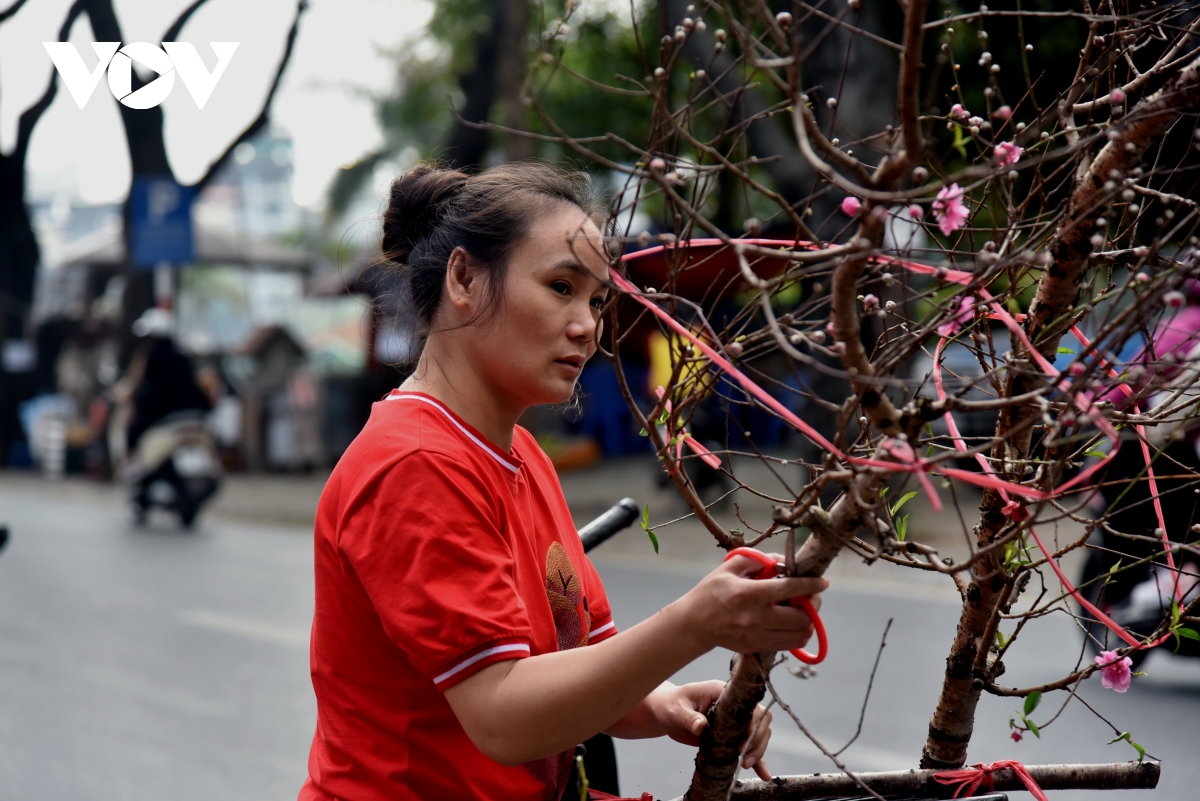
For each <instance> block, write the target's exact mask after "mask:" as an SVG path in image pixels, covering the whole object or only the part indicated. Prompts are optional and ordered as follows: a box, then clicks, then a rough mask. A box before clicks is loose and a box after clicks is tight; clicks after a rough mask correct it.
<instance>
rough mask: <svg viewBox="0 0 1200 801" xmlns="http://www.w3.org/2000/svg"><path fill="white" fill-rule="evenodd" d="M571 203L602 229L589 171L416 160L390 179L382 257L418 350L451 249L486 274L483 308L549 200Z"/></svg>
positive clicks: (492, 303)
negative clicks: (478, 168) (463, 166)
mask: <svg viewBox="0 0 1200 801" xmlns="http://www.w3.org/2000/svg"><path fill="white" fill-rule="evenodd" d="M557 203H569V204H571V205H573V206H575V207H576V208H578V209H579V210H580V211H582V212H583V213H584V214H586V215H587V216H588V217H589V218H591V219H592V221H593V222H595V223H596V224H597V226H598V227H600V228H601V230H603V229H604V228H605V226H604V224H603V219H602V216H601V212H600V210H599V206H598V203H597V201H596V198H595V196H594V194H593V193H592V191H591V186H590V181H589V179H588V177H587V175H586V174H584V173H579V172H562V171H559V170H557V169H555V168H553V167H549V166H547V165H544V164H538V163H536V162H513V163H509V164H502V165H499V166H496V167H491V168H489V169H486V170H483V171H482V172H479V173H475V174H468V173H466V172H463V171H461V170H454V169H440V168H438V167H436V166H431V165H428V164H419V165H417V166H416V167H413V168H412V169H411V170H409V171H408V172H406V173H404V174H402V175H400V176H398V177H397V178H395V179H394V180H393V181H392V185H391V188H390V190H389V196H388V207H387V211H386V212H384V215H383V242H382V247H381V249H382V255H383V258H384V260H385V261H386V262H388V263H390V266H391V268H392V270H394V271H396V272H398V273H399V275H398V277H399V278H400V281H399V284H400V288H401V292H400V298H399V301H400V304H399V305H400V309H401V317H402V318H407V319H400V320H398V321H397V322H398V323H399V325H400V327H401V328H408V329H409V330H410V331H411V336H410V341H411V342H412V343H413V345H414V348H413V350H412V351H411V352H410V354H409V357H410V360H411V361H413V362H415V361H416V358H417V356H419V355H420V345H421V343H423V341H424V339H425V338H426V337H427V336H428V334H429V329H430V326H431V324H432V323H433V319H434V316H435V315H436V314H437V310H438V306H439V304H440V303H441V299H442V286H443V285H444V283H445V280H446V266H447V263H448V262H449V261H450V254H451V253H453V252H454V249H455V248H458V247H461V248H463V249H464V250H466V251H467V253H469V254H470V255H471V257H472V258H473V259H475V260H477V261H478V262H479V263H480V265H481V266H482V268H483V269H484V271H485V273H486V275H487V279H488V280H487V284H486V292H487V296H486V302H485V309H484V312H485V313H491V312H492V311H493V310H494V309H495V307H496V305H497V302H498V301H499V300H500V299H501V297H502V292H503V285H504V276H505V273H506V271H507V269H508V259H509V256H511V255H512V252H513V250H515V249H516V247H517V245H518V244H519V243H520V242H521V240H522V239H524V238H525V236H526V234H527V233H528V232H529V227H530V224H531V223H532V222H533V221H534V219H535V218H536V217H537V216H538V215H539V214H541V213H542V212H543V211H545V210H546V208H547V207H549V206H550V205H551V204H557Z"/></svg>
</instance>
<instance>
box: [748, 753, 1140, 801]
mask: <svg viewBox="0 0 1200 801" xmlns="http://www.w3.org/2000/svg"><path fill="white" fill-rule="evenodd" d="M1026 768H1027V769H1028V770H1029V774H1030V775H1031V776H1032V777H1033V780H1034V781H1036V782H1037V783H1038V786H1039V787H1041V788H1042V789H1043V790H1150V789H1153V788H1155V787H1157V786H1158V779H1159V776H1160V774H1161V772H1162V766H1161V764H1160V763H1158V762H1152V761H1150V760H1146V761H1144V762H1118V763H1113V764H1107V765H1027V766H1026ZM934 773H936V771H933V770H905V771H896V772H889V773H856V774H855V778H856V779H858V780H859V781H861V782H862V783H863V784H865V785H866V786H868V787H870V788H871V789H872V790H874V791H875V792H877V793H880V794H883V795H888V796H892V795H904V796H920V797H922V798H950V797H952V795H953V793H954V786H953V785H946V784H941V783H939V782H936V781H934V780H933V774H934ZM992 780H993V781H994V783H995V784H994V787H995V790H996V791H997V792H1020V791H1022V790H1024V789H1025V785H1024V784H1022V783H1021V780H1020V778H1018V777H1017V775H1016V774H1015V773H1013V772H1012V771H1011V770H1008V769H1005V770H998V771H996V772H995V773H993V774H992ZM861 794H862V789H861V787H860V786H859V785H858V783H857V782H855V781H854V780H853V779H851V778H850V777H849V776H847V775H845V774H843V773H830V774H817V775H814V776H779V777H777V778H775V779H772V780H771V781H769V782H762V781H741V782H738V783H737V784H736V785H734V788H733V794H732V796H731V798H732V799H734V801H800V799H806V798H844V797H848V796H851V795H855V796H857V795H861Z"/></svg>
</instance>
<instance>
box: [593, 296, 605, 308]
mask: <svg viewBox="0 0 1200 801" xmlns="http://www.w3.org/2000/svg"><path fill="white" fill-rule="evenodd" d="M604 301H605V299H604V298H592V308H593V309H603V308H604Z"/></svg>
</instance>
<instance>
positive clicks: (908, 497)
mask: <svg viewBox="0 0 1200 801" xmlns="http://www.w3.org/2000/svg"><path fill="white" fill-rule="evenodd" d="M916 494H917V490H913V491H912V492H906V493H904V494H903V495H902V496H900V500H898V501H896V503H895V505H894V506H892V517H895V516H896V512H899V511H900V507H901V506H903V505H904V504H906V503H908V502H909V501H910V500H912V498H913V496H915V495H916Z"/></svg>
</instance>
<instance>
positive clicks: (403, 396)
mask: <svg viewBox="0 0 1200 801" xmlns="http://www.w3.org/2000/svg"><path fill="white" fill-rule="evenodd" d="M384 400H386V401H396V400H415V401H421V402H422V403H427V404H429V405H430V406H432V407H433V408H435V409H437V410H438V411H439V412H441V413H442V414H443V415H444V416H445V417H446V419H447V420H449V421H450V422H451V423H453V424H454V427H455V428H457V429H458V430H459V431H461V432H462V433H463V435H464V436H465V437H466V438H467V439H469V440H471V442H474V443H475V444H476V445H478V446H479V447H480V448H482V449H483V451H484V452H485V453H487V455H488V456H491V457H492V458H493V459H495V460H496V461H497V462H499V463H500V464H502V465H504V466H505V467H507V468H508V469H509V470H510V471H512V472H513V473H519V472H520V471H521V466H520V465H517V464H513V463H512V462H510V461H509V460H508V459H507V458H505V457H504V456H501V455H500V454H499V453H497V452H496V449H495V447H494V446H491V445H489V444H488V443H486V442H484V441H483V440H482V439H480V438H479V437H477V436H475V435H474V434H472V433H471V431H470V430H469V429H468V428H467V427H466V426H464V425H463V424H462V423H460V422H458V420H457V419H456V418H455V417H454V414H453V413H452V412H451V411H450V410H449V409H447V408H446V406H445V405H444V404H442V403H441V402H440V401H437V400H435V399H434V398H428V397H426V396H424V395H417V394H413V393H409V392H400V391H399V390H395V389H393V390H392V391H391V392H390V393H388V396H387V397H386V398H384Z"/></svg>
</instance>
